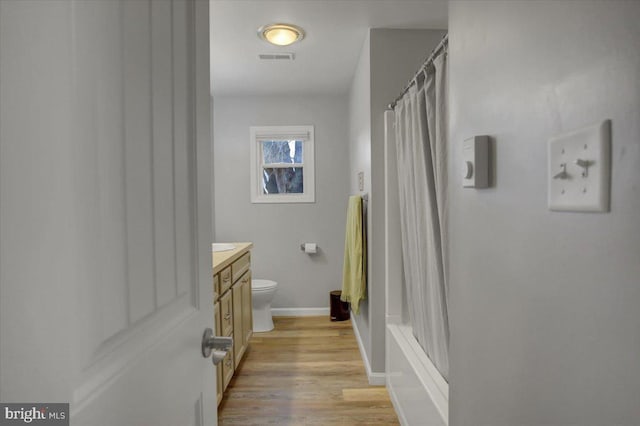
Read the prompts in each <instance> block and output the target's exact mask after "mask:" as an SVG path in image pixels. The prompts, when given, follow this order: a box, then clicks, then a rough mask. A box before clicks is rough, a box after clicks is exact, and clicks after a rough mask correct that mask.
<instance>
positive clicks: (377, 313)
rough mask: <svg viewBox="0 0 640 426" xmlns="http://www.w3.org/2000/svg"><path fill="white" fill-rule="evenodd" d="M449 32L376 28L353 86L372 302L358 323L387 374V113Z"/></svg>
mask: <svg viewBox="0 0 640 426" xmlns="http://www.w3.org/2000/svg"><path fill="white" fill-rule="evenodd" d="M444 34H445V31H442V30H397V29H371V30H370V31H369V37H368V38H367V40H366V41H365V45H364V47H363V51H362V53H361V58H360V61H359V64H358V68H357V70H356V73H355V75H354V80H353V83H352V88H351V93H350V120H349V124H350V138H351V139H350V145H349V146H350V152H351V154H350V161H351V177H350V181H351V185H352V191H353V192H354V193H357V192H358V185H357V182H358V180H357V174H358V172H359V171H364V175H365V192H367V193H369V215H368V225H369V227H368V232H369V234H368V237H369V240H368V249H369V282H368V286H369V287H368V300H367V301H365V304H364V307H363V308H364V309H363V311H362V313H361V315H359V316H356V322H357V326H358V330H359V331H360V333H361V338H362V340H363V344H364V345H365V350H367V351H368V352H367V357H368V360H369V362H370V365H371V370H372V371H373V372H378V373H381V372H384V365H385V363H384V352H385V344H384V336H385V330H384V327H385V304H384V301H385V290H384V276H385V270H384V249H385V244H386V242H385V238H384V111H385V109H386V108H387V105H388V104H389V103H390V102H391V101H393V100H394V99H395V97H396V96H398V95H399V94H400V92H401V91H402V89H403V87H404V86H405V85H406V84H407V82H408V81H409V79H410V78H412V77H413V75H414V73H415V72H416V70H417V69H418V67H420V65H421V64H422V62H423V61H424V60H425V59H426V57H427V56H428V55H429V52H431V50H432V49H433V48H434V47H435V46H436V45H437V44H438V43H439V42H440V40H441V39H442V36H443V35H444ZM367 85H368V86H367ZM367 101H368V104H367ZM366 332H368V334H369V335H368V336H364V334H365V333H366Z"/></svg>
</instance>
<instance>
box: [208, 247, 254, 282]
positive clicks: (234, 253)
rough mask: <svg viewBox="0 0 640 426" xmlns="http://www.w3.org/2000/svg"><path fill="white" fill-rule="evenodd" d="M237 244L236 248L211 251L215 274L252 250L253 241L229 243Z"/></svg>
mask: <svg viewBox="0 0 640 426" xmlns="http://www.w3.org/2000/svg"><path fill="white" fill-rule="evenodd" d="M229 244H233V245H234V246H236V248H235V249H234V250H227V251H216V252H213V253H211V256H212V258H213V273H214V275H215V274H217V273H218V272H220V271H222V270H223V269H224V268H226V267H227V266H229V265H231V264H232V263H233V262H234V261H235V260H236V259H238V258H239V257H240V256H242V255H243V254H245V253H246V252H247V251H249V250H251V248H252V247H253V243H229Z"/></svg>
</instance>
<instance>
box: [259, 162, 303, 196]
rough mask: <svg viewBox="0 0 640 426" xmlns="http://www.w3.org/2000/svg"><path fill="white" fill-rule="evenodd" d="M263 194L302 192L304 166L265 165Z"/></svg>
mask: <svg viewBox="0 0 640 426" xmlns="http://www.w3.org/2000/svg"><path fill="white" fill-rule="evenodd" d="M262 193H263V194H302V193H304V187H303V182H302V167H277V168H271V167H265V168H264V169H262Z"/></svg>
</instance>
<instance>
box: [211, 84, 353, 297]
mask: <svg viewBox="0 0 640 426" xmlns="http://www.w3.org/2000/svg"><path fill="white" fill-rule="evenodd" d="M307 124H312V125H314V130H315V160H316V165H315V173H316V202H315V203H303V204H252V203H251V201H250V193H249V163H250V162H249V147H250V142H249V127H250V126H254V125H263V126H267V125H307ZM347 137H348V121H347V98H346V96H327V97H322V96H308V97H220V96H218V97H216V98H215V103H214V142H213V158H214V160H213V161H214V183H215V191H214V197H215V201H214V205H215V223H214V232H215V239H216V241H219V242H224V241H252V242H253V243H254V249H253V254H252V271H253V276H254V278H265V279H272V280H275V281H277V282H278V284H279V287H278V291H277V293H276V295H275V297H274V300H273V303H272V307H274V308H317V307H325V308H326V307H328V306H329V291H331V290H337V289H341V288H342V261H343V256H344V230H345V221H346V209H347V199H348V193H349V191H348V184H347V182H348V168H349V159H348V155H349V154H348V144H347ZM303 242H316V243H317V244H318V246H319V250H320V252H319V253H318V254H317V255H314V256H310V255H307V254H305V253H303V252H302V251H300V244H301V243H303Z"/></svg>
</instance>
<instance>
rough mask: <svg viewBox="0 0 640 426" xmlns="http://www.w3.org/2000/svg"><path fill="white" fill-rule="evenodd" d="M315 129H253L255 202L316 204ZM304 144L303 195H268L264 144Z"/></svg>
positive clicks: (252, 185)
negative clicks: (293, 141)
mask: <svg viewBox="0 0 640 426" xmlns="http://www.w3.org/2000/svg"><path fill="white" fill-rule="evenodd" d="M313 133H314V129H313V126H251V128H250V134H251V139H250V141H251V170H250V184H251V202H252V203H315V201H316V190H315V159H314V134H313ZM273 140H298V141H302V181H303V189H304V192H303V193H302V194H264V193H263V189H262V168H263V166H264V164H263V163H262V161H263V158H262V150H261V149H260V144H261V143H262V142H263V141H273Z"/></svg>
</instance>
